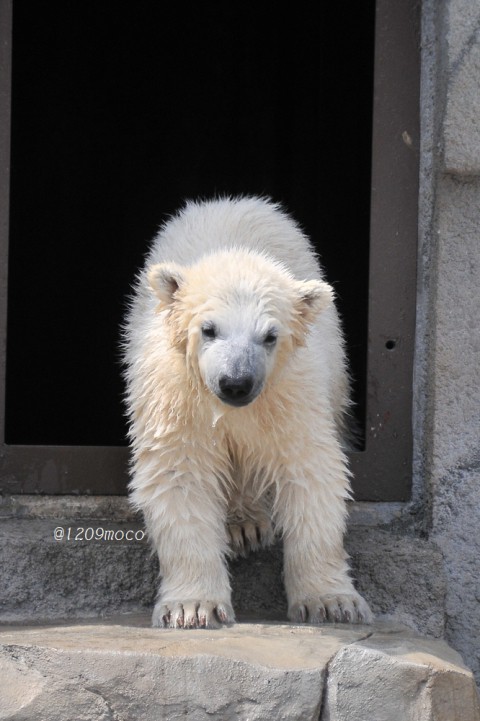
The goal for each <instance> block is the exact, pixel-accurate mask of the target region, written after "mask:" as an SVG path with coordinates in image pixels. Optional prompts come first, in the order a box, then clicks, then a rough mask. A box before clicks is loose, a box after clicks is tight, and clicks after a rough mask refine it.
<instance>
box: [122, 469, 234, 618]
mask: <svg viewBox="0 0 480 721" xmlns="http://www.w3.org/2000/svg"><path fill="white" fill-rule="evenodd" d="M132 495H133V501H134V503H135V504H136V505H137V506H138V507H140V508H142V510H143V512H144V516H145V520H146V524H147V529H148V531H149V535H150V537H151V538H152V540H153V543H154V545H155V548H156V550H157V553H158V557H159V561H160V574H161V576H162V581H161V585H160V591H159V596H158V600H157V602H156V604H155V608H154V611H153V618H152V624H153V625H154V626H161V627H166V628H215V627H218V626H219V625H220V624H222V623H233V621H234V620H235V616H234V612H233V609H232V606H231V589H230V582H229V577H228V571H227V568H226V564H225V555H226V553H227V551H228V546H227V534H226V530H225V520H226V509H225V503H224V501H223V500H222V498H221V495H220V494H218V495H215V493H214V492H212V488H210V487H209V488H205V487H204V486H203V485H202V484H201V482H199V480H198V478H194V477H193V476H190V475H189V474H183V475H182V476H181V477H180V478H179V477H178V476H177V475H176V474H174V473H172V474H171V479H169V475H168V474H167V475H166V477H165V476H164V477H163V478H162V479H161V480H158V481H157V483H156V484H155V485H153V484H151V485H150V486H149V487H148V488H147V489H146V488H139V486H138V485H137V489H136V490H135V491H134V493H133V494H132Z"/></svg>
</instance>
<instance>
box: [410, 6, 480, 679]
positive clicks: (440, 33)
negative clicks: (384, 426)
mask: <svg viewBox="0 0 480 721" xmlns="http://www.w3.org/2000/svg"><path fill="white" fill-rule="evenodd" d="M422 42H423V69H422V73H423V75H422V110H421V117H422V177H421V198H420V200H421V203H420V231H421V232H420V254H419V259H420V267H419V271H420V273H419V298H418V338H417V379H416V384H415V394H416V399H417V406H416V407H417V418H416V423H417V433H416V437H417V442H418V443H417V449H416V484H417V487H422V490H423V492H424V493H425V495H424V501H425V511H424V518H425V521H426V526H425V527H426V530H427V532H428V537H429V538H430V539H431V540H432V541H433V542H435V543H436V544H437V545H438V547H439V549H440V551H441V553H442V554H443V558H444V570H445V580H446V599H445V633H446V638H447V639H448V641H449V642H450V643H451V644H452V645H453V646H454V647H455V648H457V649H458V650H460V651H461V653H462V654H463V656H464V658H465V659H466V661H467V662H468V663H469V664H470V666H471V667H472V669H473V670H474V671H475V672H476V674H477V678H478V677H479V676H480V603H479V601H480V580H479V576H480V533H479V528H480V438H479V436H480V362H479V360H480V332H479V324H480V3H479V2H478V0H443V1H442V2H439V1H438V0H425V2H424V4H423V39H422Z"/></svg>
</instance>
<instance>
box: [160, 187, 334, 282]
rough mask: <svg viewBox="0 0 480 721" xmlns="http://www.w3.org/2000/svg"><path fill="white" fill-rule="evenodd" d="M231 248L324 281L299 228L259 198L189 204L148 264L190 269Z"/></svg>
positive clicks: (168, 228)
mask: <svg viewBox="0 0 480 721" xmlns="http://www.w3.org/2000/svg"><path fill="white" fill-rule="evenodd" d="M229 248H239V249H248V250H252V251H256V252H259V253H263V254H265V255H267V256H269V257H270V258H273V259H274V260H276V261H279V262H280V263H282V264H283V265H284V266H285V267H286V268H288V270H289V271H290V273H292V275H293V276H294V277H295V278H297V279H298V280H313V279H315V278H321V277H322V274H321V271H320V267H319V263H318V260H317V258H316V256H315V253H314V251H313V248H312V246H311V244H310V242H309V240H308V238H307V237H306V236H305V235H304V234H303V233H302V231H301V230H300V228H299V227H298V226H297V224H296V223H295V222H294V221H293V220H292V219H291V218H290V217H289V216H288V215H287V214H286V213H285V212H284V211H283V210H282V209H281V208H280V206H279V205H276V204H275V203H273V202H271V201H269V200H267V199H263V198H256V197H239V198H219V199H215V200H207V201H200V202H195V201H188V202H187V203H186V204H185V206H184V207H183V209H182V210H180V212H179V213H178V214H177V215H175V216H173V217H172V218H170V219H169V220H168V221H167V222H166V223H165V225H164V226H163V227H162V228H161V229H160V231H159V233H158V235H157V236H156V238H155V239H154V241H153V244H152V247H151V250H150V253H149V255H148V257H147V265H151V264H154V263H163V262H175V263H178V264H180V265H186V266H190V265H193V264H194V263H195V262H196V261H198V260H199V259H200V258H202V257H203V256H205V255H209V254H211V253H215V252H216V251H219V250H222V249H223V250H225V249H229Z"/></svg>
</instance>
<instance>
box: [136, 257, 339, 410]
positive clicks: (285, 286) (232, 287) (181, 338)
mask: <svg viewBox="0 0 480 721" xmlns="http://www.w3.org/2000/svg"><path fill="white" fill-rule="evenodd" d="M148 280H149V283H150V285H151V287H152V288H153V290H154V292H155V294H156V295H157V297H158V299H159V300H160V305H159V311H163V312H165V322H166V324H167V325H168V327H169V331H170V342H171V343H172V345H173V346H175V347H176V348H177V349H178V350H179V351H181V353H182V354H184V357H185V363H186V368H187V370H188V372H189V375H190V377H191V380H192V382H193V383H196V384H197V385H198V386H199V387H203V388H206V389H208V391H210V392H211V393H212V394H214V396H215V397H217V398H218V399H220V400H221V401H222V402H223V403H226V404H228V405H230V406H236V407H241V406H246V405H248V404H249V403H251V402H252V401H254V400H255V399H256V398H257V397H258V395H259V394H260V393H261V392H262V390H263V389H264V388H265V386H266V385H267V384H268V383H269V382H270V383H273V382H274V380H275V377H276V375H278V374H279V373H280V372H281V370H282V369H283V368H284V367H285V365H286V363H287V362H288V359H289V358H290V357H291V356H292V355H293V354H294V353H295V350H296V348H298V347H299V346H302V345H304V344H305V340H306V337H307V334H308V332H309V328H310V326H311V324H312V323H313V322H314V321H315V319H316V318H317V316H318V314H319V313H320V312H322V311H323V310H324V309H325V308H327V306H328V305H329V304H330V303H331V301H332V297H333V291H332V289H331V287H330V286H329V285H327V283H325V282H323V281H321V280H308V281H299V280H296V279H295V278H294V277H293V276H292V275H291V274H290V273H289V272H288V270H286V268H285V267H283V266H282V265H281V264H279V263H277V262H276V261H274V260H272V259H270V258H268V257H266V256H264V255H261V254H258V253H254V252H251V251H244V250H236V249H233V250H225V251H222V252H220V253H214V254H211V255H207V256H205V257H203V258H202V259H201V260H200V261H198V262H197V263H195V264H193V265H191V266H180V265H177V264H174V263H161V264H158V265H154V266H152V267H150V269H149V271H148Z"/></svg>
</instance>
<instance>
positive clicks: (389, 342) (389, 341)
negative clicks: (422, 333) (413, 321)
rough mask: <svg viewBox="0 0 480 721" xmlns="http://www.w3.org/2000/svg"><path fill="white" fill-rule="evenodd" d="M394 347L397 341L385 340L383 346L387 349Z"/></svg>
mask: <svg viewBox="0 0 480 721" xmlns="http://www.w3.org/2000/svg"><path fill="white" fill-rule="evenodd" d="M396 347H397V342H396V341H394V340H387V342H386V343H385V348H386V349H387V350H394V348H396Z"/></svg>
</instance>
